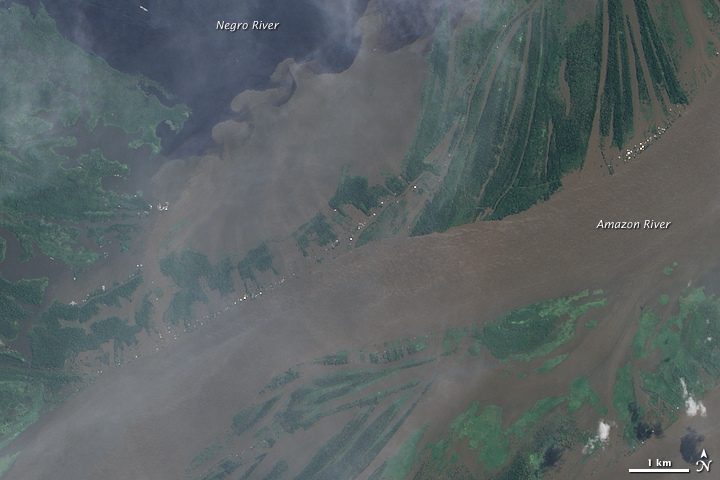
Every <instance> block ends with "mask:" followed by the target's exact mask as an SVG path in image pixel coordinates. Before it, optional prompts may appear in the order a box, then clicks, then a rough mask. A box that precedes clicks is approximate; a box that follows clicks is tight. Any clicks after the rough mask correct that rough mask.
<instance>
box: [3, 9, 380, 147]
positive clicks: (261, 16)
mask: <svg viewBox="0 0 720 480" xmlns="http://www.w3.org/2000/svg"><path fill="white" fill-rule="evenodd" d="M367 2H368V0H343V1H340V0H339V1H338V2H326V3H327V5H326V6H321V5H322V4H321V3H319V2H317V1H313V0H251V1H242V2H240V1H237V0H213V1H211V2H205V1H199V0H194V1H187V0H179V1H178V0H138V1H137V2H112V1H110V0H49V1H45V2H43V5H44V6H45V9H46V10H47V12H48V13H49V14H50V15H51V16H52V17H53V18H54V19H55V22H56V24H57V28H58V30H59V31H60V33H61V34H62V35H63V36H64V37H65V38H67V39H69V40H70V41H72V42H74V43H76V44H78V45H80V46H81V47H82V48H83V49H85V50H86V51H88V52H94V53H96V54H98V55H99V56H101V57H103V58H104V59H105V60H107V62H108V63H109V64H110V65H111V66H112V67H114V68H116V69H118V70H121V71H124V72H128V73H136V72H140V73H142V74H143V75H145V76H147V77H149V78H151V79H153V80H155V81H157V82H159V83H160V84H161V85H163V87H164V88H165V89H166V90H167V91H169V92H170V93H172V94H174V95H176V96H177V97H178V100H180V101H182V102H184V103H186V104H188V105H189V106H190V108H191V109H192V112H193V114H192V117H191V118H190V119H189V120H188V122H187V123H186V125H185V128H184V129H183V131H182V134H181V135H175V134H173V133H171V132H169V129H167V128H159V129H158V132H159V133H160V134H161V135H162V137H163V148H164V152H163V153H164V154H165V155H166V156H167V155H170V156H180V155H186V154H197V153H201V152H202V151H204V150H205V148H206V147H207V146H208V145H209V142H210V141H211V138H210V130H211V128H212V126H213V125H214V124H215V123H217V122H218V121H221V120H223V119H227V118H229V117H231V116H232V115H233V113H232V111H231V110H230V102H231V100H232V98H233V97H234V96H235V95H237V94H238V93H240V92H242V91H243V90H247V89H262V88H266V87H267V86H269V77H270V75H272V73H273V72H274V70H275V67H276V66H277V64H278V63H280V62H281V61H282V60H284V59H286V58H288V57H292V58H294V59H296V60H297V61H309V60H315V61H316V62H317V63H318V65H319V68H320V69H321V70H322V71H328V72H338V71H342V70H344V69H346V68H347V67H349V66H350V64H351V63H352V61H353V59H354V58H355V55H356V54H357V50H358V48H359V45H360V36H359V34H358V32H357V31H356V30H355V28H354V25H355V22H356V21H357V19H358V18H359V17H360V16H361V15H362V13H363V12H364V11H365V9H366V7H367ZM0 3H1V4H5V5H7V4H8V3H9V2H7V1H5V2H0ZM18 3H23V4H25V5H27V6H29V7H30V8H31V10H32V11H33V12H35V11H37V9H38V8H39V7H40V0H20V1H19V2H18ZM140 5H142V6H143V7H145V8H146V9H147V10H148V11H147V12H146V11H144V10H143V9H141V8H139V7H140ZM255 20H258V21H263V22H279V23H280V26H279V27H278V29H277V30H274V31H268V30H251V29H248V30H246V31H236V32H230V31H221V30H217V29H216V25H217V22H218V21H228V22H249V23H252V21H255Z"/></svg>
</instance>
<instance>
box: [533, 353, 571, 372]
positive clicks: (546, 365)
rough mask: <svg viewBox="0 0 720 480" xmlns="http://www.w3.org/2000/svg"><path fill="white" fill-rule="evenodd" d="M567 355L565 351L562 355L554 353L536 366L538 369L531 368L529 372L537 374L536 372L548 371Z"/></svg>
mask: <svg viewBox="0 0 720 480" xmlns="http://www.w3.org/2000/svg"><path fill="white" fill-rule="evenodd" d="M567 356H568V354H567V353H563V354H562V355H556V356H554V357H552V358H549V359H547V360H545V361H544V362H543V364H542V365H541V366H540V368H538V369H536V370H533V371H532V372H531V373H532V374H533V375H535V374H537V373H545V372H549V371H550V370H552V369H553V368H555V367H557V366H558V365H560V362H562V361H563V360H565V359H566V358H567Z"/></svg>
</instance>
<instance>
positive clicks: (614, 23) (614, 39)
mask: <svg viewBox="0 0 720 480" xmlns="http://www.w3.org/2000/svg"><path fill="white" fill-rule="evenodd" d="M607 5H608V7H607V8H608V21H609V25H608V28H609V32H608V42H609V44H608V50H607V66H606V71H605V86H604V89H603V93H602V95H601V97H600V134H601V135H602V136H603V137H607V136H608V135H609V134H610V122H611V120H612V130H613V137H612V145H615V146H617V147H618V148H622V146H623V144H624V143H625V139H626V138H628V137H632V134H633V91H632V85H631V81H630V60H629V55H628V47H629V45H628V41H627V36H626V34H625V22H624V21H623V20H624V19H623V10H622V2H621V1H620V0H608V4H607ZM618 51H619V52H620V58H618Z"/></svg>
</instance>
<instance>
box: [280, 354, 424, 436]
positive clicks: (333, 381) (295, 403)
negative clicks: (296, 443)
mask: <svg viewBox="0 0 720 480" xmlns="http://www.w3.org/2000/svg"><path fill="white" fill-rule="evenodd" d="M423 363H426V362H424V361H421V362H407V363H403V364H401V365H398V366H395V367H385V368H380V369H373V370H364V369H363V370H347V371H335V372H331V373H328V374H326V375H323V376H320V377H316V378H314V379H313V380H311V381H309V382H307V383H305V384H303V385H302V386H300V387H298V388H296V389H295V390H293V391H292V393H290V395H289V396H288V399H287V401H286V404H285V405H284V406H283V407H281V408H280V409H279V410H278V411H277V412H276V413H275V420H276V421H277V422H278V424H279V425H280V426H282V428H283V430H285V431H287V432H290V433H292V432H294V431H295V430H297V429H298V428H303V429H308V428H310V427H311V426H312V425H314V424H315V422H317V421H318V420H320V419H321V418H323V417H326V416H328V415H332V414H334V413H337V412H340V411H343V410H348V409H352V408H359V407H364V406H367V405H374V404H376V403H377V402H378V401H379V400H380V399H382V398H385V397H388V396H391V395H394V394H396V393H397V392H400V391H402V390H406V389H410V388H414V387H415V386H417V384H418V382H417V381H413V382H409V383H406V384H404V385H402V386H399V387H394V388H390V389H388V390H384V391H381V392H376V393H373V394H371V395H368V396H365V397H362V398H359V399H357V400H354V401H352V402H349V403H345V404H341V405H339V406H336V407H333V408H331V409H323V407H324V405H325V404H326V403H327V402H330V401H332V400H336V399H338V398H341V397H345V396H346V395H350V394H352V393H354V392H358V391H360V390H362V389H364V388H366V387H368V386H370V385H372V384H374V383H376V382H378V381H380V380H383V379H385V378H388V377H391V376H393V375H394V374H396V373H397V372H399V371H401V370H404V369H407V368H412V367H415V366H419V365H422V364H423Z"/></svg>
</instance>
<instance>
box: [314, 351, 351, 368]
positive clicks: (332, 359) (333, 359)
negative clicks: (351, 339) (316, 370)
mask: <svg viewBox="0 0 720 480" xmlns="http://www.w3.org/2000/svg"><path fill="white" fill-rule="evenodd" d="M318 363H322V364H323V365H345V364H347V363H348V352H347V350H343V351H341V352H337V353H334V354H332V355H325V356H324V357H322V358H321V359H320V360H319V361H318Z"/></svg>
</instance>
